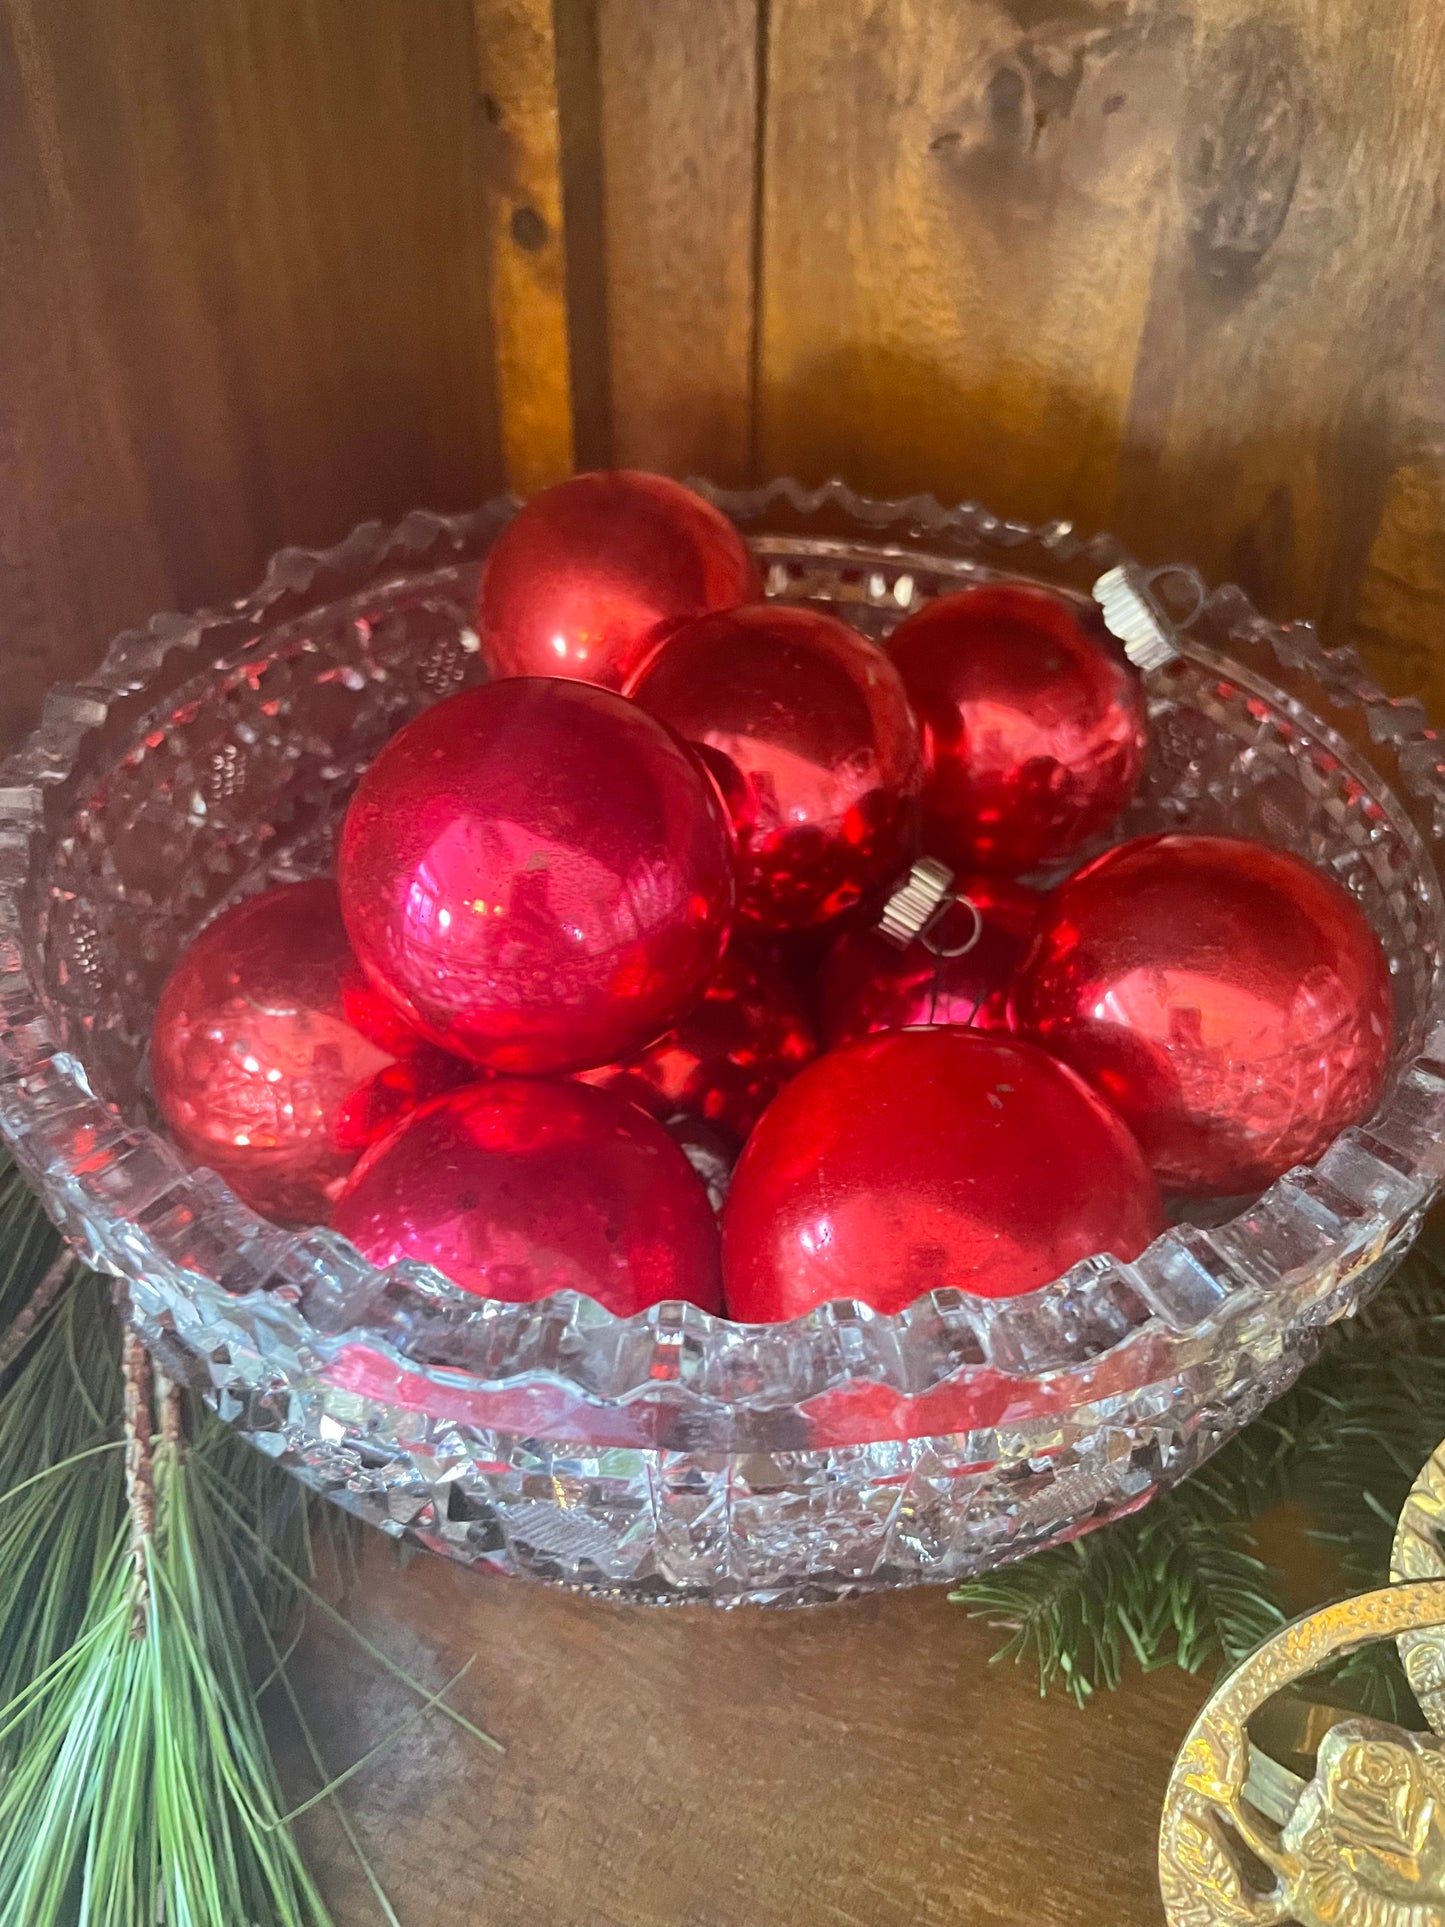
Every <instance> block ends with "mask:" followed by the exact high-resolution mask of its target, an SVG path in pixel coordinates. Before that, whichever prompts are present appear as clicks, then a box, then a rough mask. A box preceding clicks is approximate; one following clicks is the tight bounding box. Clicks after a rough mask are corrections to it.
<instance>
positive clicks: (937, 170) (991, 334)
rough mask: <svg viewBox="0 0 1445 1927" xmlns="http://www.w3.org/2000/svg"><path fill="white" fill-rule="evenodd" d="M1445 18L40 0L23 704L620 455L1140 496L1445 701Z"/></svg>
mask: <svg viewBox="0 0 1445 1927" xmlns="http://www.w3.org/2000/svg"><path fill="white" fill-rule="evenodd" d="M1442 67H1445V10H1442V9H1441V8H1440V7H1439V6H1438V5H1437V4H1436V0H1389V3H1388V4H1386V0H365V3H364V4H363V3H362V0H207V5H206V6H204V7H186V6H178V5H175V4H174V3H173V0H127V4H126V5H125V6H124V7H116V6H113V5H108V4H106V0H0V189H3V192H0V650H3V660H4V661H5V663H6V667H7V670H8V671H9V672H10V673H8V674H7V675H6V676H5V677H4V678H0V737H5V736H8V735H10V734H11V733H12V732H13V730H14V729H15V728H16V727H17V725H18V724H20V723H21V722H23V721H24V720H26V719H28V718H29V717H30V716H31V715H32V714H33V712H34V709H35V706H36V703H37V700H38V694H39V690H40V688H41V687H42V686H43V684H44V683H45V682H46V681H48V680H50V679H51V678H53V677H56V676H60V675H69V674H74V673H76V672H77V671H79V670H81V669H83V668H84V667H85V665H86V664H87V663H88V662H90V661H92V660H93V659H94V657H95V655H96V654H97V653H98V650H99V648H100V647H101V645H102V643H103V641H104V639H105V638H106V637H107V636H108V634H109V633H110V632H112V631H113V630H114V629H115V628H117V627H118V626H120V625H121V624H123V623H126V622H130V621H134V620H137V619H139V618H141V617H142V616H144V615H145V614H146V613H147V612H149V611H150V610H151V609H154V608H157V607H161V606H166V605H171V606H175V605H181V606H186V605H189V604H194V603H196V602H199V601H206V600H214V599H215V598H217V597H218V596H222V595H226V594H231V593H235V592H237V591H239V590H241V589H243V588H244V587H246V586H248V585H249V583H250V582H251V581H253V580H254V579H255V576H256V574H257V572H258V569H259V567H260V564H261V562H262V559H263V558H264V556H265V554H266V553H267V552H268V551H269V550H270V549H272V548H274V547H275V546H277V545H278V544H279V543H281V542H283V541H302V542H306V541H318V540H329V539H333V538H335V537H337V536H339V535H340V534H341V533H343V532H344V530H345V529H346V527H347V526H348V525H349V524H350V523H351V522H353V521H355V520H356V519H358V518H360V517H361V516H364V515H394V514H397V513H399V512H401V511H402V510H403V509H404V508H406V507H407V506H410V505H412V504H413V503H416V502H419V501H424V502H430V503H432V504H434V505H437V506H441V507H455V506H460V505H462V504H464V503H466V502H468V501H472V500H475V499H477V498H479V497H480V496H482V495H484V494H486V493H488V492H490V491H491V490H493V489H495V488H496V487H498V486H500V485H501V484H502V482H503V480H504V478H510V479H511V481H512V482H513V483H514V484H515V485H516V486H519V487H522V488H532V487H535V486H538V485H540V484H542V483H544V482H545V481H547V480H548V479H550V478H552V477H553V476H555V475H557V474H559V473H561V472H563V471H565V469H566V468H567V466H568V465H569V463H571V462H573V461H576V462H579V463H583V464H592V463H597V462H605V461H608V460H615V461H620V462H628V463H633V464H638V465H651V466H656V467H659V468H663V469H668V470H671V471H673V472H675V473H688V472H698V471H706V472H711V473H712V474H714V475H716V476H718V477H720V478H722V479H728V480H742V479H745V478H747V477H750V476H762V475H766V474H771V473H777V472H780V471H784V470H793V471H796V472H798V473H799V474H801V475H803V476H804V477H805V478H807V479H809V480H818V479H821V478H822V477H824V476H825V475H828V474H830V473H841V474H844V475H847V476H848V477H849V478H851V479H852V480H853V481H855V482H856V483H857V484H858V485H860V486H863V487H867V488H873V489H881V490H890V491H892V490H912V489H917V488H929V489H932V490H934V491H935V492H936V493H938V494H939V495H941V496H944V497H958V496H962V495H973V496H978V497H980V498H982V499H985V500H987V501H989V502H990V503H991V504H993V505H994V506H996V507H998V508H1000V509H1002V510H1005V511H1008V512H1011V513H1021V514H1031V515H1042V514H1068V515H1072V516H1074V517H1075V518H1076V519H1077V520H1079V521H1081V522H1085V523H1089V524H1093V525H1100V524H1108V525H1112V526H1115V527H1117V528H1118V529H1119V531H1120V532H1121V533H1122V534H1123V535H1124V536H1125V537H1126V538H1127V539H1129V540H1130V541H1131V542H1132V543H1133V544H1134V545H1135V546H1136V547H1137V548H1138V549H1139V551H1140V552H1141V553H1143V554H1145V555H1146V556H1149V557H1151V558H1158V559H1162V558H1172V557H1188V558H1191V559H1193V560H1196V561H1197V562H1199V563H1200V564H1201V566H1203V567H1204V568H1205V569H1206V570H1207V571H1208V572H1209V573H1211V574H1212V575H1214V576H1233V577H1235V578H1238V579H1241V580H1243V581H1244V582H1245V584H1246V586H1247V587H1249V588H1250V589H1251V591H1252V592H1253V593H1254V594H1256V595H1257V596H1258V597H1259V599H1260V600H1261V601H1262V602H1263V604H1264V605H1265V606H1266V607H1267V608H1268V609H1270V610H1271V611H1272V612H1274V613H1278V614H1309V615H1313V616H1316V617H1318V618H1320V619H1321V620H1323V622H1324V623H1325V625H1326V627H1327V629H1328V631H1329V633H1330V634H1331V635H1332V636H1333V637H1335V638H1340V639H1342V638H1345V637H1349V636H1355V637H1358V638H1360V639H1362V640H1363V641H1364V642H1365V644H1366V646H1367V647H1368V648H1369V649H1370V650H1371V651H1372V653H1373V655H1374V659H1375V661H1376V663H1377V665H1378V666H1379V667H1380V670H1381V673H1382V674H1383V675H1384V676H1385V677H1386V679H1387V680H1388V681H1390V683H1391V684H1392V685H1393V686H1395V687H1399V688H1411V687H1422V688H1428V689H1430V690H1431V691H1432V692H1433V693H1434V694H1435V696H1436V697H1437V698H1438V700H1439V703H1440V713H1441V714H1442V715H1445V651H1442V650H1441V649H1440V647H1439V644H1438V638H1439V634H1440V629H1441V618H1442V615H1445V353H1442V347H1445V343H1442V322H1441V316H1442V314H1445V303H1442V300H1441V296H1442V292H1445V289H1442V281H1445V260H1442V252H1445V221H1442V219H1441V200H1442V183H1445V138H1442V137H1445V73H1442Z"/></svg>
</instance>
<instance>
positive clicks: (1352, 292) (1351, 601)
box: [1117, 0, 1445, 639]
mask: <svg viewBox="0 0 1445 1927" xmlns="http://www.w3.org/2000/svg"><path fill="white" fill-rule="evenodd" d="M1190 56H1191V57H1190V88H1189V94H1188V97H1187V99H1186V102H1185V105H1184V110H1183V115H1182V119H1181V123H1180V127H1179V131H1178V138H1177V141H1176V144H1175V157H1174V169H1173V181H1172V186H1171V192H1170V194H1169V196H1168V201H1167V207H1168V216H1167V221H1166V226H1165V232H1164V234H1163V236H1162V238H1161V242H1160V247H1159V251H1158V257H1157V261H1156V269H1155V284H1154V296H1153V300H1152V303H1151V307H1150V314H1149V319H1148V324H1147V326H1146V329H1145V331H1144V335H1143V337H1142V339H1141V342H1140V346H1139V359H1138V372H1137V375H1136V379H1135V383H1134V390H1133V394H1132V397H1131V402H1130V408H1129V414H1128V422H1127V435H1126V452H1125V457H1124V461H1123V463H1122V467H1121V475H1120V493H1119V501H1118V509H1117V520H1118V522H1119V524H1120V525H1121V527H1122V529H1123V530H1124V531H1125V532H1126V533H1127V535H1128V536H1129V538H1130V539H1131V541H1133V542H1134V543H1135V544H1136V545H1137V546H1138V547H1139V549H1140V550H1141V552H1143V553H1145V554H1147V555H1149V556H1151V557H1154V556H1157V557H1162V556H1164V555H1166V554H1167V555H1169V556H1171V557H1172V556H1177V555H1180V554H1184V553H1187V554H1188V555H1189V556H1190V557H1191V559H1193V560H1194V561H1196V562H1197V563H1199V564H1200V566H1201V567H1203V568H1204V569H1205V570H1206V571H1207V572H1208V573H1209V574H1211V575H1214V576H1229V577H1232V578H1234V579H1237V580H1240V581H1242V582H1243V583H1244V586H1245V587H1246V588H1247V589H1249V591H1250V592H1251V593H1252V594H1253V595H1255V596H1256V597H1257V598H1258V599H1259V600H1260V601H1261V603H1262V604H1263V605H1264V606H1265V607H1266V608H1267V609H1268V610H1269V611H1270V612H1271V613H1280V614H1293V615H1308V616H1312V617H1315V618H1320V619H1323V620H1324V621H1325V622H1326V623H1327V625H1328V626H1329V627H1330V629H1331V631H1332V633H1333V634H1334V635H1335V636H1336V637H1338V638H1339V639H1344V637H1345V636H1346V635H1348V633H1349V630H1350V627H1351V624H1352V622H1353V620H1354V616H1355V608H1356V604H1357V600H1358V597H1359V592H1360V585H1361V579H1362V572H1363V570H1364V567H1365V563H1366V559H1367V556H1368V553H1369V551H1370V548H1371V545H1372V541H1373V539H1374V534H1375V531H1376V530H1377V528H1378V526H1379V524H1380V520H1381V515H1382V511H1383V509H1384V507H1385V504H1386V502H1387V499H1388V498H1389V496H1390V494H1391V492H1392V490H1393V489H1395V488H1396V484H1395V483H1394V481H1393V479H1392V478H1393V477H1394V476H1395V475H1396V473H1397V471H1398V470H1399V469H1400V468H1401V467H1402V465H1404V464H1405V463H1407V462H1409V461H1410V460H1411V458H1412V450H1411V446H1410V444H1411V441H1412V440H1413V439H1414V436H1415V432H1416V428H1417V427H1418V426H1419V424H1418V423H1412V419H1411V418H1412V416H1413V415H1414V413H1415V407H1416V402H1417V399H1423V393H1422V391H1421V377H1422V373H1423V371H1422V369H1421V367H1420V362H1421V351H1422V348H1424V349H1425V352H1426V355H1427V357H1428V358H1429V359H1432V360H1434V361H1435V363H1436V365H1437V366H1438V358H1439V347H1440V342H1439V327H1438V321H1435V320H1433V319H1432V310H1433V309H1434V308H1435V307H1436V306H1437V305H1438V302H1439V298H1440V293H1441V284H1442V266H1445V256H1442V250H1441V242H1440V238H1439V220H1438V203H1439V198H1440V194H1441V191H1442V186H1445V154H1442V150H1441V147H1440V142H1439V139H1438V120H1439V106H1438V102H1439V98H1440V88H1441V84H1442V62H1445V15H1442V14H1441V13H1440V12H1439V10H1438V9H1437V8H1433V7H1431V6H1430V5H1428V0H1427V3H1426V4H1409V5H1402V6H1400V7H1399V8H1395V9H1390V10H1388V12H1385V13H1381V12H1379V11H1377V10H1376V9H1373V8H1371V7H1368V6H1360V5H1340V4H1335V3H1332V0H1279V3H1278V4H1276V5H1274V6H1272V8H1271V9H1270V10H1269V12H1268V13H1267V14H1265V13H1262V12H1261V11H1260V10H1259V9H1257V8H1255V7H1252V6H1249V5H1242V4H1239V3H1238V0H1211V4H1208V5H1201V6H1198V7H1197V8H1196V11H1195V19H1194V30H1193V36H1192V41H1191V50H1190ZM1441 420H1442V417H1440V416H1439V415H1438V414H1437V415H1436V422H1437V424H1438V423H1439V422H1440V421H1441Z"/></svg>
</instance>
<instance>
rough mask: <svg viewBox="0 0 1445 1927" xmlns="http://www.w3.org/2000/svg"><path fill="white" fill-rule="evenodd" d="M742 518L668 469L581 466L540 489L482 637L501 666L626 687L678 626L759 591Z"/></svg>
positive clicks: (493, 569)
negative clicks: (671, 476) (732, 518)
mask: <svg viewBox="0 0 1445 1927" xmlns="http://www.w3.org/2000/svg"><path fill="white" fill-rule="evenodd" d="M761 592H762V585H761V583H760V582H759V580H758V573H757V568H756V565H755V564H754V562H753V559H752V557H751V555H749V553H748V550H747V546H746V544H745V543H744V541H743V539H742V537H741V536H740V535H739V534H738V532H737V530H736V529H735V528H734V527H733V525H732V523H731V522H729V521H728V519H727V517H726V516H725V515H723V514H722V513H721V512H720V511H719V510H718V509H715V508H714V507H713V506H712V504H711V503H709V502H705V501H704V500H703V499H702V497H701V496H700V495H695V494H694V493H693V492H692V490H691V489H688V488H684V487H683V486H682V484H681V483H680V482H672V481H669V480H668V479H667V477H666V476H665V475H646V474H643V473H641V472H639V471H637V470H632V469H613V470H607V471H602V472H599V473H595V474H590V475H574V476H573V477H572V478H571V479H570V480H569V481H566V482H559V483H558V485H557V486H556V487H555V488H549V489H546V490H544V492H543V493H542V494H541V495H537V496H534V497H533V499H532V500H531V501H530V502H528V504H527V506H526V507H525V508H524V509H522V510H521V511H520V512H519V513H518V515H517V516H516V518H515V519H514V520H513V521H512V522H511V523H510V524H509V525H508V526H507V528H505V529H504V530H503V531H502V534H501V535H500V536H499V537H498V539H497V541H496V543H495V544H494V546H493V548H492V551H491V554H490V555H489V556H488V557H487V563H486V568H485V570H484V571H483V574H482V590H481V628H482V643H483V647H484V649H485V651H486V655H487V660H488V661H489V662H490V663H491V665H492V669H493V672H494V673H495V674H496V675H499V676H573V677H577V678H578V679H579V680H581V681H583V682H595V683H601V684H602V685H603V686H604V687H605V688H608V689H621V687H622V686H623V683H624V682H625V680H626V679H627V677H628V675H630V674H631V672H632V671H633V670H634V669H636V668H637V666H638V665H639V663H640V662H641V661H642V659H643V657H644V656H645V655H646V654H647V653H648V651H649V650H651V649H652V648H653V647H654V645H655V644H656V643H657V642H658V641H659V640H660V638H661V637H662V636H663V635H665V634H666V633H667V631H668V630H669V629H670V628H674V627H676V625H677V624H678V623H681V622H688V621H690V620H691V619H692V617H694V616H701V615H706V614H708V613H709V611H711V610H714V609H731V608H733V607H734V606H735V605H736V604H738V603H739V602H750V601H752V600H753V598H754V597H756V596H758V595H760V594H761Z"/></svg>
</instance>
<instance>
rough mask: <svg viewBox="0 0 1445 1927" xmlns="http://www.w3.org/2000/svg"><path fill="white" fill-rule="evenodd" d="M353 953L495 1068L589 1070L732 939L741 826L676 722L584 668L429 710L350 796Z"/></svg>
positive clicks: (649, 1028) (714, 962) (403, 1000)
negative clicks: (583, 675) (591, 679)
mask: <svg viewBox="0 0 1445 1927" xmlns="http://www.w3.org/2000/svg"><path fill="white" fill-rule="evenodd" d="M338 877H339V881H340V885H341V907H342V910H343V912H344V914H345V917H346V927H347V929H348V931H349V932H350V935H351V941H352V943H353V945H354V946H355V948H356V954H357V956H358V957H359V958H360V960H361V962H362V964H363V965H364V966H365V968H366V970H367V971H368V973H369V974H370V976H371V977H372V979H373V981H374V982H375V983H377V984H378V985H380V986H381V987H382V988H383V989H384V990H386V991H387V992H388V993H389V994H390V995H391V996H392V997H393V998H394V1000H395V1001H396V1003H397V1005H398V1007H399V1008H400V1009H401V1010H402V1011H403V1012H404V1013H405V1015H406V1016H407V1018H408V1020H409V1021H410V1022H412V1023H413V1024H415V1026H416V1027H417V1029H419V1030H421V1031H423V1032H424V1033H425V1034H426V1035H428V1036H430V1037H432V1038H433V1039H434V1040H435V1041H436V1042H437V1043H438V1044H441V1045H443V1046H444V1047H445V1048H446V1049H448V1050H452V1051H455V1052H457V1053H458V1054H459V1055H461V1056H464V1057H469V1058H472V1059H474V1060H475V1061H476V1062H477V1063H481V1064H487V1065H489V1066H490V1067H491V1068H492V1069H494V1070H501V1071H515V1072H535V1071H570V1070H585V1069H587V1068H589V1067H590V1066H592V1065H594V1064H606V1063H610V1062H611V1061H612V1060H613V1059H614V1058H617V1057H621V1056H625V1055H627V1054H628V1053H630V1052H631V1051H634V1050H636V1049H638V1048H639V1047H640V1046H641V1045H643V1044H645V1043H647V1042H649V1041H650V1040H651V1039H652V1038H654V1037H656V1036H657V1035H658V1033H659V1032H660V1031H664V1030H666V1029H667V1027H668V1026H669V1025H670V1024H673V1023H675V1022H676V1021H677V1019H678V1018H679V1017H680V1016H681V1015H682V1013H683V1012H684V1011H685V1010H687V1009H688V1008H689V1006H690V1005H692V1004H693V1003H695V1002H696V1001H697V999H698V998H699V997H700V996H701V995H702V993H703V991H704V989H705V988H706V987H707V984H708V981H709V980H710V978H711V977H712V974H713V972H714V971H715V970H716V968H717V966H718V963H719V961H720V960H721V958H722V954H723V951H724V948H725V947H726V944H727V939H728V931H729V926H730V922H731V917H732V909H733V895H734V857H733V847H732V840H731V837H730V835H729V832H728V827H727V823H726V820H725V818H724V814H723V811H722V808H721V805H720V804H719V802H718V799H717V796H716V794H715V792H714V790H713V787H712V785H711V784H710V783H709V782H708V781H707V779H706V777H705V776H704V775H703V774H702V771H701V769H700V767H699V765H698V763H697V761H696V759H695V758H694V757H693V756H692V755H691V754H690V753H689V752H688V750H687V749H686V748H685V747H684V745H683V744H682V743H680V742H679V741H678V740H677V739H676V737H674V736H672V735H670V734H669V733H668V731H667V730H666V729H664V728H663V727H662V725H661V724H660V723H658V722H656V721H655V720H654V719H653V718H652V717H651V716H648V715H647V714H646V713H645V712H644V711H642V710H640V709H638V708H637V707H636V705H635V704H632V703H629V702H624V701H623V699H622V697H620V696H614V695H612V694H611V693H610V692H609V691H607V690H605V689H595V688H592V687H590V686H589V685H588V684H586V683H576V682H553V681H542V680H540V679H535V678H531V677H524V678H519V679H516V680H513V681H508V682H499V683H489V684H487V685H486V686H484V687H483V688H480V689H468V690H463V691H462V692H461V693H460V694H459V695H456V696H452V697H450V698H449V699H448V700H447V701H446V702H443V703H438V704H437V706H436V707H435V708H434V709H428V710H425V711H424V712H423V713H422V714H421V715H420V716H418V717H417V718H416V720H415V721H414V722H411V723H409V724H408V725H407V726H406V728H405V729H403V730H402V731H401V732H400V733H399V734H398V735H396V736H394V737H393V738H392V739H391V741H390V742H389V743H388V744H387V745H386V747H385V749H383V750H382V752H381V754H380V756H378V757H377V759H376V761H375V762H374V763H373V764H372V766H371V768H370V769H369V770H368V772H367V773H366V775H365V776H364V777H363V778H362V781H361V785H360V787H359V789H358V790H357V792H356V795H355V797H354V799H353V800H352V804H351V808H350V810H349V811H348V812H347V817H346V823H345V826H344V828H343V831H342V837H341V851H340V858H339V864H338Z"/></svg>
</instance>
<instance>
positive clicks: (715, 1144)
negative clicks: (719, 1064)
mask: <svg viewBox="0 0 1445 1927" xmlns="http://www.w3.org/2000/svg"><path fill="white" fill-rule="evenodd" d="M662 1128H663V1129H664V1130H665V1131H666V1132H667V1135H668V1136H669V1137H670V1138H671V1139H672V1141H673V1143H674V1144H676V1145H677V1147H678V1149H679V1150H680V1151H681V1152H682V1154H683V1156H684V1157H685V1158H686V1159H687V1161H688V1163H689V1164H690V1165H691V1166H692V1168H693V1170H694V1171H696V1173H697V1175H698V1177H699V1178H701V1180H702V1187H703V1189H704V1190H705V1191H706V1192H707V1201H708V1203H709V1204H710V1205H711V1206H712V1208H713V1210H714V1211H721V1210H722V1208H723V1205H724V1204H725V1203H726V1202H727V1195H728V1187H729V1186H730V1185H731V1183H732V1181H733V1166H734V1165H735V1164H736V1163H737V1161H738V1154H737V1144H736V1141H735V1140H734V1139H733V1138H731V1137H729V1135H728V1133H727V1132H726V1131H720V1130H718V1128H717V1126H716V1125H713V1124H705V1123H704V1122H703V1120H702V1119H701V1118H700V1117H698V1116H696V1115H695V1114H694V1113H693V1112H691V1111H677V1112H675V1113H674V1114H673V1116H671V1117H665V1118H663V1120H662Z"/></svg>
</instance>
